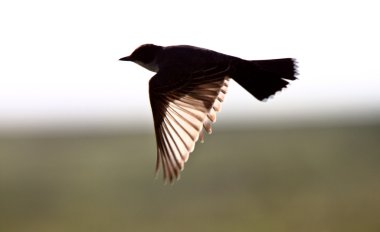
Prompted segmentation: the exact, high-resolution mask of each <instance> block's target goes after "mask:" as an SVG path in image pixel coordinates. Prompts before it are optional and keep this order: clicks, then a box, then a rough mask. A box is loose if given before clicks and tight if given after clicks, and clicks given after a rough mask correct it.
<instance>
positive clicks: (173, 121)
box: [149, 67, 229, 182]
mask: <svg viewBox="0 0 380 232" xmlns="http://www.w3.org/2000/svg"><path fill="white" fill-rule="evenodd" d="M227 70H228V67H227V68H226V67H216V68H209V69H207V70H204V71H201V72H196V73H194V74H193V76H191V78H189V81H188V82H186V83H185V84H183V85H182V86H179V84H178V83H176V84H175V85H173V86H175V88H174V87H173V88H172V89H170V88H169V89H168V88H167V86H169V84H167V83H166V85H165V88H163V87H162V86H159V87H157V86H156V83H157V79H158V78H157V77H156V76H157V75H158V74H156V76H154V77H153V78H152V80H151V81H150V86H149V92H150V101H151V106H152V111H153V119H154V125H155V131H156V143H157V163H156V171H158V169H159V168H160V166H162V170H163V175H164V179H165V181H167V180H169V182H172V181H173V180H174V179H176V178H177V179H178V178H179V176H180V171H181V170H183V168H184V164H185V162H186V161H187V160H188V158H189V155H190V153H191V152H192V151H193V150H194V147H195V143H196V142H197V141H198V140H201V142H203V140H204V135H203V130H205V131H206V132H207V133H208V134H211V132H212V126H211V125H212V123H214V122H215V121H216V112H220V110H221V103H222V102H223V100H224V96H225V94H226V92H227V88H228V80H229V77H228V76H227V75H226V71H227ZM154 78H156V79H154ZM178 86H179V87H178ZM156 87H157V88H156Z"/></svg>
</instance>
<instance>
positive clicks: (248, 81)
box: [120, 44, 297, 182]
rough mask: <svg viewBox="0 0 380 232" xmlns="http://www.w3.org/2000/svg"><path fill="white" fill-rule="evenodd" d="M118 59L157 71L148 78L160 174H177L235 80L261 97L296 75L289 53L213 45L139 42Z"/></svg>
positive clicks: (172, 176) (173, 176)
mask: <svg viewBox="0 0 380 232" xmlns="http://www.w3.org/2000/svg"><path fill="white" fill-rule="evenodd" d="M120 60H122V61H132V62H134V63H136V64H138V65H140V66H142V67H144V68H146V69H148V70H150V71H152V72H155V73H156V74H155V75H154V76H153V77H152V78H151V79H150V81H149V98H150V103H151V107H152V112H153V121H154V129H155V133H156V143H157V161H156V172H157V171H158V170H159V168H160V167H161V166H162V169H163V175H164V180H165V181H167V180H169V181H170V182H172V181H173V180H174V179H177V178H179V175H180V172H181V171H182V170H183V168H184V164H185V162H186V161H187V160H188V158H189V154H190V153H191V152H192V151H193V150H194V146H195V143H196V142H197V141H198V140H200V141H202V142H203V139H204V134H203V132H204V131H206V132H207V133H208V134H211V132H212V128H211V124H212V123H214V122H215V121H216V112H219V111H220V110H221V103H222V102H223V100H224V97H225V95H226V93H227V89H228V82H229V80H230V79H233V80H235V81H236V82H237V83H239V84H240V85H241V86H242V87H243V88H244V89H245V90H247V91H248V92H249V93H251V94H252V95H253V96H254V97H255V98H257V99H258V100H260V101H262V100H265V99H266V98H268V97H270V96H272V95H273V94H275V93H276V92H278V91H280V90H281V89H283V88H285V87H286V86H287V85H288V84H289V81H292V80H296V74H297V71H296V64H295V63H296V62H295V60H294V59H292V58H282V59H270V60H244V59H241V58H238V57H234V56H230V55H226V54H222V53H219V52H215V51H212V50H208V49H204V48H199V47H194V46H189V45H177V46H167V47H163V46H157V45H154V44H144V45H141V46H140V47H138V48H137V49H136V50H134V51H133V52H132V54H131V55H130V56H127V57H124V58H121V59H120Z"/></svg>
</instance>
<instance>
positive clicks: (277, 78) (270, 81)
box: [233, 58, 297, 101]
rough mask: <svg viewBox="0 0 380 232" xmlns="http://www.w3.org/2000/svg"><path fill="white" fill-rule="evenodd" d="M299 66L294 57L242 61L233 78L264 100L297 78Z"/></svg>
mask: <svg viewBox="0 0 380 232" xmlns="http://www.w3.org/2000/svg"><path fill="white" fill-rule="evenodd" d="M296 75H297V66H296V63H295V60H294V59H291V58H284V59H274V60H254V61H246V62H242V63H240V64H239V65H238V66H237V67H236V70H235V74H234V75H233V79H234V80H235V81H236V82H237V83H239V84H240V85H241V86H242V87H243V88H245V89H246V90H247V91H248V92H250V93H251V94H252V95H253V96H254V97H256V98H257V99H258V100H260V101H262V100H264V99H267V98H268V97H270V96H272V95H273V94H275V93H276V92H278V91H280V90H281V89H283V88H285V87H286V86H287V85H288V84H289V82H288V81H287V80H296V79H297V78H296Z"/></svg>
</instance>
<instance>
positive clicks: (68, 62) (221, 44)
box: [0, 0, 380, 129]
mask: <svg viewBox="0 0 380 232" xmlns="http://www.w3.org/2000/svg"><path fill="white" fill-rule="evenodd" d="M379 10H380V7H379V6H378V2H377V1H366V0H364V1H362V0H361V1H327V0H323V1H272V0H271V1H269V0H266V1H237V0H234V1H114V0H110V1H78V0H75V1H73V0H66V1H41V0H35V1H17V0H14V1H2V2H0V128H3V129H4V128H8V129H9V128H14V127H24V126H31V125H32V126H36V125H37V126H40V125H56V126H57V125H77V124H86V123H87V124H91V123H95V124H102V125H109V124H112V123H114V122H117V123H124V124H128V123H131V122H133V123H139V124H147V125H148V126H151V124H152V119H151V112H150V105H149V98H148V80H149V78H150V77H151V76H152V75H153V73H151V72H149V71H147V70H145V69H143V68H141V67H139V66H137V65H135V64H133V63H129V62H121V61H118V59H119V58H121V57H124V56H127V55H129V54H130V53H131V52H132V51H133V50H134V49H135V48H136V47H138V46H139V45H141V44H143V43H155V44H158V45H164V46H165V45H175V44H190V45H195V46H200V47H205V48H209V49H213V50H216V51H219V52H223V53H227V54H230V55H235V56H239V57H241V58H246V59H269V58H281V57H294V58H296V59H297V60H298V62H299V73H300V75H299V80H298V81H295V82H293V83H292V84H291V85H290V86H289V87H288V89H286V90H285V91H283V92H281V93H278V94H277V95H276V96H275V97H274V98H273V99H271V100H269V101H267V102H266V103H260V102H258V101H257V100H255V99H254V98H253V97H252V96H251V95H250V94H249V93H247V92H245V91H244V90H243V89H242V88H241V87H240V86H238V84H236V83H233V84H232V85H231V87H230V88H229V93H228V95H227V97H226V102H225V103H224V104H223V112H222V113H220V114H219V118H221V120H222V119H223V120H224V119H225V120H224V121H229V119H232V120H236V121H241V120H242V119H244V120H248V119H249V120H251V121H252V122H254V121H263V120H264V119H268V118H269V119H271V120H280V121H281V119H284V118H285V119H290V118H294V119H297V120H300V119H303V118H310V117H312V118H318V117H324V116H326V115H335V116H336V115H338V116H342V117H346V116H350V115H356V116H357V115H366V116H371V115H380V114H379V112H380V104H379V103H380V91H379V87H380V59H379V54H380V29H379V28H380V26H379V25H380V24H379V22H380V14H379Z"/></svg>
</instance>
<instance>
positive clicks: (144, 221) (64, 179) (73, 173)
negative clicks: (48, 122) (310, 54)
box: [0, 124, 380, 232]
mask: <svg viewBox="0 0 380 232" xmlns="http://www.w3.org/2000/svg"><path fill="white" fill-rule="evenodd" d="M155 159H156V157H155V142H154V136H153V134H128V133H125V134H120V133H117V134H114V135H112V134H110V133H108V134H104V135H102V134H98V135H93V136H47V137H46V138H44V137H43V136H42V137H39V138H6V137H4V136H3V137H2V138H0V231H2V232H3V231H4V232H13V231H17V232H19V231H22V232H24V231H25V232H34V231H35V232H52V231H54V232H61V231H62V232H63V231H65V232H66V231H70V232H77V231H78V232H79V231H81V232H82V231H88V232H96V231H107V232H114V231H115V232H116V231H157V232H159V231H218V232H221V231H264V232H267V231H276V232H278V231H289V232H290V231H291V232H297V231H302V232H305V231H307V232H313V231H326V232H327V231H344V232H350V231H366V232H372V231H373V232H375V231H380V124H374V125H368V126H339V127H338V126H337V127H331V126H330V127H308V128H307V127H305V128H297V129H295V128H293V129H276V130H275V129H267V130H266V129H250V130H248V129H247V130H245V131H231V130H222V129H218V128H216V129H215V130H214V134H213V135H212V136H207V137H206V142H205V144H197V147H196V149H195V152H194V153H193V154H192V156H191V158H190V160H189V162H188V163H187V165H186V167H185V171H184V172H183V173H182V178H181V180H180V181H179V182H177V183H175V184H174V185H163V182H162V180H161V175H160V176H159V178H158V179H154V164H155Z"/></svg>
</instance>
